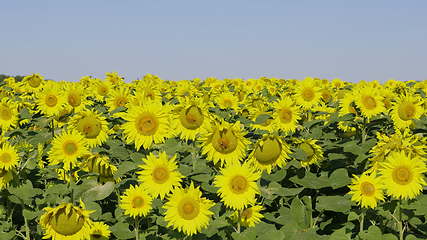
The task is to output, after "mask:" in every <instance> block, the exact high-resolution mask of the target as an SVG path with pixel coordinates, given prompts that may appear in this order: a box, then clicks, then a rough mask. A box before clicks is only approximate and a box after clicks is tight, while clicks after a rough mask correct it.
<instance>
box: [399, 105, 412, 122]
mask: <svg viewBox="0 0 427 240" xmlns="http://www.w3.org/2000/svg"><path fill="white" fill-rule="evenodd" d="M415 112H416V110H415V106H414V105H413V104H412V103H404V104H401V105H400V106H399V110H398V114H399V117H400V119H402V120H404V121H408V120H411V119H412V118H414V117H415Z"/></svg>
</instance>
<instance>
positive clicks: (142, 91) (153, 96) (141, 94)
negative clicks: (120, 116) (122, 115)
mask: <svg viewBox="0 0 427 240" xmlns="http://www.w3.org/2000/svg"><path fill="white" fill-rule="evenodd" d="M147 101H153V102H161V101H162V93H161V92H160V90H159V88H158V85H157V84H156V83H155V82H153V81H152V80H147V79H144V81H138V82H137V85H136V86H135V96H133V98H132V104H133V105H135V106H142V105H143V103H144V102H147Z"/></svg>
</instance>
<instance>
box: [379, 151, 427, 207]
mask: <svg viewBox="0 0 427 240" xmlns="http://www.w3.org/2000/svg"><path fill="white" fill-rule="evenodd" d="M381 166H382V167H381V168H380V169H379V171H380V173H381V175H382V179H383V182H384V186H385V189H386V193H387V195H390V196H392V197H394V198H397V199H413V198H415V197H416V196H418V195H419V194H420V193H421V191H422V190H423V186H425V185H427V183H426V181H425V179H424V175H423V174H424V173H425V172H427V167H426V164H425V162H424V161H423V159H421V158H420V157H409V156H408V155H406V154H405V152H403V151H401V152H392V153H391V154H390V155H389V156H388V157H387V158H386V162H385V163H383V164H382V165H381Z"/></svg>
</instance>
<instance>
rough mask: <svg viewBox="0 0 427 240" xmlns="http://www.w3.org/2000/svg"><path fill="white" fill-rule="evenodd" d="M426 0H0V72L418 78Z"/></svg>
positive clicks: (425, 74) (425, 40)
mask: <svg viewBox="0 0 427 240" xmlns="http://www.w3.org/2000/svg"><path fill="white" fill-rule="evenodd" d="M426 9H427V1H422V0H419V1H392V0H389V1H381V0H376V1H364V0H362V1H343V0H341V1H302V0H301V1H284V0H282V1H275V0H270V1H261V0H256V1H255V0H247V1H231V0H229V1H222V0H216V1H200V0H199V1H185V0H182V1H129V0H122V1H118V0H116V1H107V0H104V1H95V0H91V1H43V0H40V1H23V0H22V1H2V2H1V3H0V12H1V14H0V32H1V37H0V73H6V74H12V75H15V74H30V73H33V72H37V73H41V74H42V75H44V76H45V77H47V78H50V79H55V80H67V81H73V80H78V79H79V78H80V77H81V76H84V75H92V76H95V77H103V76H104V73H105V72H110V71H117V72H119V73H120V74H121V75H123V76H125V78H126V79H127V80H132V79H137V78H140V77H142V76H143V75H144V74H146V73H152V74H156V75H158V76H159V77H161V78H163V79H168V80H181V79H192V78H195V77H199V78H202V79H204V78H206V77H210V76H213V77H218V78H236V77H240V78H258V77H262V76H267V77H279V78H304V77H305V76H313V77H321V78H330V79H332V78H335V77H338V78H341V79H343V80H347V81H359V80H380V81H384V80H387V79H390V78H394V79H398V80H409V79H415V80H424V79H427V64H426V59H427V27H426V26H427V14H425V11H426Z"/></svg>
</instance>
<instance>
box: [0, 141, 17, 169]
mask: <svg viewBox="0 0 427 240" xmlns="http://www.w3.org/2000/svg"><path fill="white" fill-rule="evenodd" d="M18 163H19V156H18V153H17V151H16V149H15V147H14V146H12V145H10V144H9V143H8V142H5V143H3V144H0V169H4V170H6V171H9V170H11V169H12V168H14V167H16V166H17V165H18Z"/></svg>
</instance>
